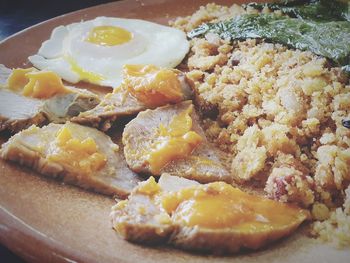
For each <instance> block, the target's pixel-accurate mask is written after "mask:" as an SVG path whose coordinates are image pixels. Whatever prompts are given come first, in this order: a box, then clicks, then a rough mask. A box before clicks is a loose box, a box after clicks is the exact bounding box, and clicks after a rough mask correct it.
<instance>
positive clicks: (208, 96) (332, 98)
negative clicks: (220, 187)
mask: <svg viewBox="0 0 350 263" xmlns="http://www.w3.org/2000/svg"><path fill="white" fill-rule="evenodd" d="M255 12H258V11H257V10H254V9H252V8H249V7H248V8H247V10H244V9H243V8H242V7H241V6H238V5H233V6H231V7H224V6H219V5H216V4H208V5H206V6H204V7H201V8H200V9H199V10H198V11H196V12H195V13H194V14H193V15H192V16H188V17H182V18H178V19H176V20H175V21H173V22H172V25H173V26H174V27H177V28H179V29H181V30H183V31H185V32H189V31H191V30H192V29H194V28H195V27H197V26H199V25H200V24H202V23H207V22H217V21H219V20H225V19H228V18H232V17H235V16H237V15H240V14H243V13H255ZM262 12H264V13H269V12H272V11H270V10H268V9H267V8H264V9H263V10H262ZM182 67H184V68H185V69H187V70H188V73H187V77H188V78H190V79H191V80H192V81H193V82H194V85H195V89H196V91H197V94H198V98H197V101H198V102H197V104H198V105H197V106H198V107H199V109H200V110H201V113H202V115H203V117H204V120H203V125H204V127H205V131H206V135H207V136H208V137H209V138H210V140H211V141H212V142H214V143H216V145H217V146H218V147H220V148H221V149H222V150H224V151H226V152H227V153H229V155H230V160H231V161H230V162H231V172H232V173H233V174H234V175H235V177H236V181H237V182H238V183H241V184H243V183H244V184H247V183H248V184H249V183H251V184H252V185H254V186H256V185H258V186H259V187H261V188H264V190H265V192H266V194H267V195H268V196H269V197H270V198H273V199H276V200H280V201H282V202H294V203H298V204H299V205H301V206H303V207H307V208H310V209H311V211H312V214H313V218H314V219H315V220H322V222H320V221H317V222H316V223H314V225H313V233H314V234H315V235H316V236H319V237H320V238H321V239H322V240H328V241H333V242H335V243H337V244H339V245H350V241H349V237H350V226H349V225H350V212H349V210H350V209H349V207H350V201H349V199H350V198H349V197H346V196H345V194H344V190H345V189H346V187H347V186H348V185H349V182H350V148H349V147H350V129H348V128H346V127H344V126H343V125H342V121H343V120H344V119H347V118H349V117H350V85H349V79H348V77H347V76H346V75H345V74H344V73H343V72H342V71H341V69H340V68H335V67H332V66H331V64H330V63H329V62H328V61H327V60H326V59H325V58H322V57H319V56H317V55H315V54H313V53H311V52H308V51H300V50H292V49H288V48H287V47H285V46H282V45H280V44H272V43H266V42H264V41H263V40H257V39H247V40H245V41H234V42H233V43H230V42H228V41H225V40H222V39H220V38H219V37H218V36H216V35H214V34H210V33H209V34H207V35H206V36H205V38H203V39H202V38H194V39H192V40H191V51H190V54H189V56H188V59H187V60H186V61H185V63H184V65H182ZM347 191H348V192H349V191H350V190H349V188H348V190H347ZM349 195H350V194H348V196H349ZM341 203H343V204H344V205H343V208H341V207H339V206H340V205H341Z"/></svg>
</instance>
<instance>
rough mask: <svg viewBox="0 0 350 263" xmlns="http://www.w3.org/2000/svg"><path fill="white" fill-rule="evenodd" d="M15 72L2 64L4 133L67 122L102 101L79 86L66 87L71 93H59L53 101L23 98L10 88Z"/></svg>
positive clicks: (0, 120)
mask: <svg viewBox="0 0 350 263" xmlns="http://www.w3.org/2000/svg"><path fill="white" fill-rule="evenodd" d="M11 72H12V70H11V69H9V68H7V67H5V66H4V65H1V64H0V88H1V89H0V131H1V130H10V131H11V132H17V131H20V130H23V129H25V128H28V127H29V126H30V125H33V124H34V125H42V124H44V123H45V122H54V123H64V122H66V121H67V120H69V119H71V118H72V117H74V116H77V115H78V114H79V113H80V112H82V111H86V110H90V109H92V108H94V107H96V105H97V104H98V103H99V102H100V99H99V97H98V96H97V95H96V94H94V93H92V92H90V91H88V90H84V89H78V88H75V87H66V88H67V89H68V90H70V91H71V93H66V94H58V95H55V96H53V97H51V98H49V99H35V98H31V97H26V96H23V95H22V90H16V91H14V90H10V89H9V88H8V85H7V79H8V77H9V76H10V74H11Z"/></svg>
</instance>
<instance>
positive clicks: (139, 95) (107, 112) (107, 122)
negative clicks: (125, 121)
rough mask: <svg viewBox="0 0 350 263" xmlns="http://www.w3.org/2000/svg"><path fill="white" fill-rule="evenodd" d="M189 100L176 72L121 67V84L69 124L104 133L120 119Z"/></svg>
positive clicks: (184, 83)
mask: <svg viewBox="0 0 350 263" xmlns="http://www.w3.org/2000/svg"><path fill="white" fill-rule="evenodd" d="M191 97H192V89H191V85H190V83H189V80H188V79H187V78H186V76H185V75H184V74H183V73H181V72H180V71H178V70H174V69H164V68H157V67H155V66H152V65H146V66H144V65H125V66H124V69H123V83H122V85H121V86H119V87H117V88H115V89H114V90H113V92H111V93H108V94H107V95H106V96H105V97H104V98H103V99H102V101H101V103H100V104H99V105H98V106H97V107H95V108H93V109H92V110H89V111H86V112H82V113H81V114H79V116H77V117H75V118H73V119H72V121H73V122H76V123H80V124H84V125H88V126H92V127H96V128H98V129H100V130H102V131H107V130H108V129H110V128H111V126H112V124H113V122H115V121H116V120H117V119H119V118H121V117H125V116H134V115H136V114H137V113H139V112H140V111H143V110H146V109H154V108H156V107H159V106H163V105H166V104H169V103H178V102H181V101H183V100H186V99H190V98H191Z"/></svg>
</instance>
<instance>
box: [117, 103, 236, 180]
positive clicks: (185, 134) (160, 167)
mask: <svg viewBox="0 0 350 263" xmlns="http://www.w3.org/2000/svg"><path fill="white" fill-rule="evenodd" d="M123 144H124V154H125V158H126V161H127V163H128V165H129V167H130V168H131V169H132V170H134V171H135V172H140V173H146V174H151V175H155V176H159V175H160V174H161V173H163V172H167V173H170V174H176V175H179V176H182V177H185V178H190V179H194V180H197V181H200V182H212V181H218V180H219V181H228V182H231V180H232V178H231V175H230V173H229V172H228V170H227V169H226V168H225V166H224V165H223V163H224V162H223V158H222V156H221V152H219V151H218V150H217V149H216V148H215V147H214V146H213V145H211V144H210V143H209V142H208V141H207V139H206V137H205V135H204V132H203V130H202V128H201V127H200V125H199V120H198V116H197V114H196V112H195V110H194V108H193V105H192V103H191V101H185V102H182V103H179V104H176V105H168V106H164V107H160V108H157V109H155V110H146V111H144V112H141V113H139V114H138V116H137V117H136V118H135V119H133V120H132V121H130V122H129V123H128V124H127V125H126V127H125V129H124V132H123Z"/></svg>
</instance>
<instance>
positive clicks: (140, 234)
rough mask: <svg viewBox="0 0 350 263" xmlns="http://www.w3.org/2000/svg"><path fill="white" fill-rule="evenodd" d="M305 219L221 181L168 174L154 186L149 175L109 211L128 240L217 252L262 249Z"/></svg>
mask: <svg viewBox="0 0 350 263" xmlns="http://www.w3.org/2000/svg"><path fill="white" fill-rule="evenodd" d="M309 216H310V215H309V212H308V211H306V210H304V209H301V208H298V207H296V206H293V205H289V204H285V203H280V202H277V201H274V200H270V199H266V198H263V197H259V196H253V195H250V194H248V193H245V192H243V191H241V190H239V189H238V188H235V187H233V186H231V185H229V184H226V183H224V182H215V183H209V184H205V185H201V184H198V183H197V182H194V181H191V180H187V179H184V178H180V177H176V176H170V175H167V174H163V175H162V176H161V178H160V180H159V183H158V184H157V183H156V182H155V180H154V178H153V177H151V178H150V179H148V180H147V181H146V182H142V183H140V184H139V185H138V186H137V187H136V188H135V189H134V190H133V191H132V193H131V195H130V196H129V197H128V200H124V201H121V202H119V203H118V204H117V205H115V206H114V207H113V208H112V212H111V219H112V224H113V227H114V229H115V230H116V231H117V232H118V233H119V234H120V235H121V236H123V237H124V238H125V239H127V240H129V241H132V242H142V243H146V244H150V243H154V242H159V241H162V242H168V243H169V244H172V245H174V246H176V247H180V248H182V249H185V250H195V251H205V252H212V253H217V254H223V253H234V252H237V251H239V250H240V249H242V248H248V249H258V248H261V247H263V246H265V245H266V244H268V243H270V242H272V241H275V240H277V239H280V238H282V237H285V236H287V235H289V234H291V233H292V232H293V231H294V230H295V229H296V228H297V227H298V226H299V225H300V224H301V223H302V222H303V221H304V220H307V219H308V218H309Z"/></svg>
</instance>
